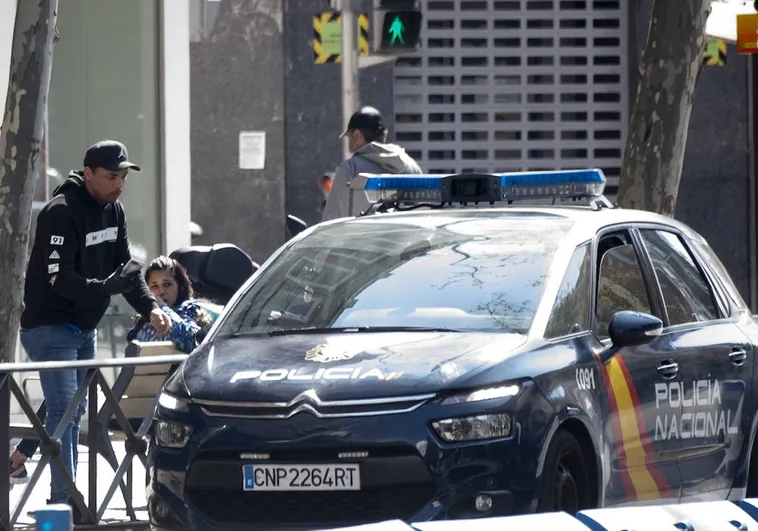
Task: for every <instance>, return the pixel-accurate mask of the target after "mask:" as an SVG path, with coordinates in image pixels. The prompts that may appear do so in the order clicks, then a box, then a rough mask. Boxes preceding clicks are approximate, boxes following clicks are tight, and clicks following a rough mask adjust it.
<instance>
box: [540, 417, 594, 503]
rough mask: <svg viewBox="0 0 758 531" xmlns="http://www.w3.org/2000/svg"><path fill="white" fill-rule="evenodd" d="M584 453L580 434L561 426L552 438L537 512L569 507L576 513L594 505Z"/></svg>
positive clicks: (543, 471)
mask: <svg viewBox="0 0 758 531" xmlns="http://www.w3.org/2000/svg"><path fill="white" fill-rule="evenodd" d="M590 492H591V488H590V480H589V474H588V473H587V464H586V462H585V459H584V453H583V452H582V448H581V446H579V442H578V441H577V440H576V438H575V437H574V436H573V435H571V433H569V432H568V431H566V430H558V431H557V432H556V434H555V436H554V437H553V440H552V441H550V446H549V447H548V450H547V458H546V459H545V466H544V468H543V470H542V485H541V488H540V498H539V503H538V504H537V512H540V513H544V512H553V511H565V512H567V513H568V514H571V515H574V514H576V513H577V512H578V511H581V510H583V509H587V508H589V507H591V506H592V503H591V500H590Z"/></svg>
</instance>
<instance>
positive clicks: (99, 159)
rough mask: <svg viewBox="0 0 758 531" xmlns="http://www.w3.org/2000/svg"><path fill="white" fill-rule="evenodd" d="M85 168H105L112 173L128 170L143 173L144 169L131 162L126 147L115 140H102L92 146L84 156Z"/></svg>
mask: <svg viewBox="0 0 758 531" xmlns="http://www.w3.org/2000/svg"><path fill="white" fill-rule="evenodd" d="M84 167H85V168H105V169H106V170H110V171H119V170H126V169H131V170H135V171H142V168H140V167H139V166H137V165H136V164H134V163H133V162H129V152H128V151H127V150H126V146H125V145H124V144H122V143H121V142H117V141H115V140H101V141H100V142H98V143H96V144H93V145H91V146H90V147H89V149H88V150H87V153H85V155H84Z"/></svg>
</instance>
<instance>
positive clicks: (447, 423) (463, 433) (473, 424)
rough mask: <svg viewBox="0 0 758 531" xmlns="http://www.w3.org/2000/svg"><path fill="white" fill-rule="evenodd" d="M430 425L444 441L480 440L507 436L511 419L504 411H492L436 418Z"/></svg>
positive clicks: (509, 432) (510, 426) (509, 431)
mask: <svg viewBox="0 0 758 531" xmlns="http://www.w3.org/2000/svg"><path fill="white" fill-rule="evenodd" d="M432 427H433V428H434V431H435V432H437V435H439V436H440V438H442V440H443V441H445V442H466V441H480V440H483V439H497V438H502V437H508V436H509V435H510V434H511V428H512V420H511V416H510V415H508V414H506V413H493V414H486V415H474V416H470V417H459V418H451V419H444V420H437V421H434V422H432Z"/></svg>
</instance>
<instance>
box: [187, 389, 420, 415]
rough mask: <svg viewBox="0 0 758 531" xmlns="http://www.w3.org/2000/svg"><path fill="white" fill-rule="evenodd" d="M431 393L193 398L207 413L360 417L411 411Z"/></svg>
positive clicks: (309, 392)
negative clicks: (251, 399)
mask: <svg viewBox="0 0 758 531" xmlns="http://www.w3.org/2000/svg"><path fill="white" fill-rule="evenodd" d="M434 396H435V395H434V393H431V394H424V395H413V396H398V397H388V398H368V399H356V400H331V401H330V400H321V399H320V398H319V397H318V395H317V394H316V392H315V391H314V390H312V389H311V390H308V391H304V392H302V393H300V394H299V395H297V396H296V397H294V398H293V399H292V400H290V401H289V402H220V401H215V400H198V399H194V400H193V401H192V402H193V403H194V404H196V405H198V406H200V408H201V409H202V410H203V412H204V413H205V414H206V415H208V416H210V417H228V418H248V419H288V418H290V417H292V416H294V415H297V414H298V413H310V414H311V415H314V416H316V417H318V418H339V417H362V416H376V415H392V414H397V413H410V412H411V411H414V410H416V409H418V408H419V407H421V406H422V405H423V404H425V403H426V402H427V401H428V400H429V399H430V398H432V397H434Z"/></svg>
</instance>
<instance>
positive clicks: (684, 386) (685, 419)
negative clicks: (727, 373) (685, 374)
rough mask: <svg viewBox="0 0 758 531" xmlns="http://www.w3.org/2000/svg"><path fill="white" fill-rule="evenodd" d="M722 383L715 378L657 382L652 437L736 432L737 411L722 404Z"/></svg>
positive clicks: (677, 437)
mask: <svg viewBox="0 0 758 531" xmlns="http://www.w3.org/2000/svg"><path fill="white" fill-rule="evenodd" d="M734 383H742V382H734ZM721 385H722V384H720V383H719V381H718V380H697V381H693V382H689V383H682V382H670V383H662V382H658V383H656V384H655V408H656V410H657V411H656V417H655V440H669V439H692V438H702V437H717V436H720V435H727V434H728V435H734V434H736V433H738V431H739V426H738V425H737V420H736V419H735V417H736V415H735V414H734V412H733V411H732V410H730V409H724V408H723V407H722V404H721V396H722V386H721ZM661 410H665V411H666V413H664V412H663V411H661Z"/></svg>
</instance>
